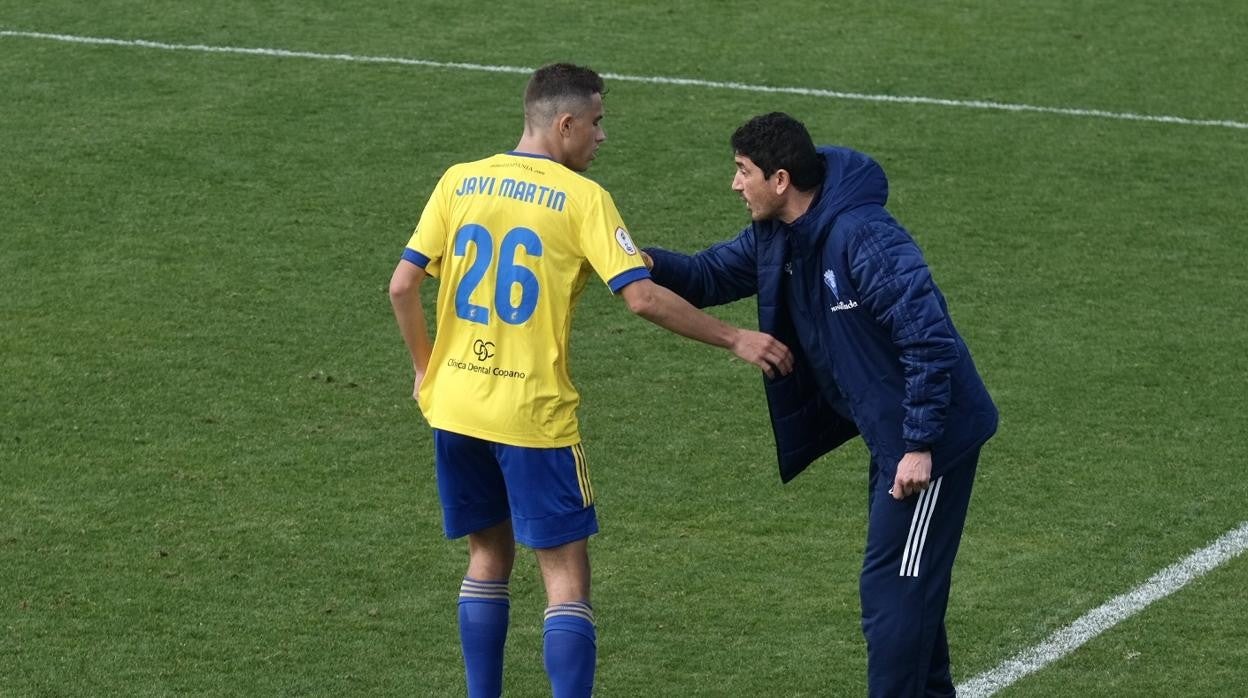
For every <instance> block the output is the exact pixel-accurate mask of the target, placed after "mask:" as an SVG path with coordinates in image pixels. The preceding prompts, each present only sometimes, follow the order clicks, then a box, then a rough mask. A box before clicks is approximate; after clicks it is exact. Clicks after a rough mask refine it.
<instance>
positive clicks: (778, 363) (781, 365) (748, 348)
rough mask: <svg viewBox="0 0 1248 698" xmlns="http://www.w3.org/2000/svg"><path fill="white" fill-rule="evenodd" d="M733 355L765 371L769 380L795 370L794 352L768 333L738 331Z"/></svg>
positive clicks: (734, 341) (733, 346)
mask: <svg viewBox="0 0 1248 698" xmlns="http://www.w3.org/2000/svg"><path fill="white" fill-rule="evenodd" d="M732 353H733V354H736V355H737V358H739V359H742V360H744V361H748V362H750V363H752V364H754V365H755V366H758V367H759V368H761V369H763V373H765V374H767V377H768V378H775V377H776V375H777V374H779V375H781V376H787V375H788V374H789V372H790V371H792V370H793V352H791V351H789V348H788V347H786V346H784V344H783V343H782V342H780V340H778V339H776V338H775V337H772V336H771V335H769V334H767V333H766V332H755V331H753V330H737V335H736V338H735V339H734V340H733V342H732Z"/></svg>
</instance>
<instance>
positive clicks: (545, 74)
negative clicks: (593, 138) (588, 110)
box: [524, 63, 607, 119]
mask: <svg viewBox="0 0 1248 698" xmlns="http://www.w3.org/2000/svg"><path fill="white" fill-rule="evenodd" d="M606 93H607V88H606V87H605V86H604V85H603V82H602V77H601V76H599V75H598V73H595V72H594V71H593V70H591V69H589V68H586V67H584V66H579V65H572V64H571V63H551V64H550V65H545V66H542V67H541V68H538V69H537V70H536V71H534V73H533V76H532V77H530V78H529V84H528V86H527V87H525V88H524V114H525V117H526V118H529V119H533V117H536V116H540V117H542V119H546V118H553V117H554V114H555V113H556V112H557V111H565V110H570V109H572V108H574V107H581V106H584V105H587V104H588V103H589V100H590V98H591V97H593V96H594V95H595V94H599V95H606Z"/></svg>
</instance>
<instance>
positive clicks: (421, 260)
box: [403, 247, 429, 269]
mask: <svg viewBox="0 0 1248 698" xmlns="http://www.w3.org/2000/svg"><path fill="white" fill-rule="evenodd" d="M403 259H406V260H407V261H409V262H411V263H412V264H415V265H416V266H418V267H420V268H421V269H424V268H425V267H426V266H428V265H429V258H428V257H426V256H424V255H423V254H421V253H419V252H417V251H416V250H413V249H412V248H410V247H404V248H403Z"/></svg>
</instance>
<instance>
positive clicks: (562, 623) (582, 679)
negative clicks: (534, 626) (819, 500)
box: [542, 601, 598, 698]
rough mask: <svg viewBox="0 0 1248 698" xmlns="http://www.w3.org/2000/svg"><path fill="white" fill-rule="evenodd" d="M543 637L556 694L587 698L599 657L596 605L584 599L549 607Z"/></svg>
mask: <svg viewBox="0 0 1248 698" xmlns="http://www.w3.org/2000/svg"><path fill="white" fill-rule="evenodd" d="M542 640H543V647H542V654H543V656H544V657H545V661H546V675H547V676H549V677H550V687H551V689H552V690H553V691H554V698H588V697H589V695H590V693H592V692H593V690H594V664H595V662H596V661H597V659H598V643H597V636H596V634H595V632H594V611H593V609H592V608H590V606H589V604H588V603H584V602H581V601H574V602H571V603H561V604H556V605H554V606H551V607H549V608H547V609H546V624H545V626H544V629H543V632H542Z"/></svg>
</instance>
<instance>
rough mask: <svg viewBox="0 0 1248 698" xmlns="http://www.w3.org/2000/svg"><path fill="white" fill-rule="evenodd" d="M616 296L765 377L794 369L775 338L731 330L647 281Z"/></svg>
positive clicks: (790, 357)
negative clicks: (759, 371) (724, 350)
mask: <svg viewBox="0 0 1248 698" xmlns="http://www.w3.org/2000/svg"><path fill="white" fill-rule="evenodd" d="M619 293H620V295H621V296H623V297H624V302H626V303H628V309H629V310H630V311H632V312H633V313H634V314H636V315H640V316H641V317H643V318H645V319H647V320H649V321H650V322H653V323H654V324H656V325H658V326H659V327H662V328H664V329H666V330H670V331H672V332H675V333H676V334H679V335H682V336H684V337H688V338H690V339H696V340H698V341H699V342H705V343H706V344H710V345H712V346H716V347H723V348H725V349H728V350H730V351H731V352H732V353H733V354H735V355H736V356H737V357H738V358H740V359H742V360H744V361H748V362H750V363H752V364H754V365H755V366H758V367H759V368H761V369H763V373H765V374H767V377H768V378H773V377H775V376H776V375H781V376H784V375H788V373H789V372H790V371H792V370H793V354H792V352H790V351H789V348H788V347H786V346H785V345H784V344H783V343H781V342H780V341H779V340H777V339H776V338H775V337H772V336H771V335H769V334H766V333H764V332H755V331H754V330H745V329H741V328H740V327H733V326H732V325H729V324H727V323H725V322H723V321H721V320H719V319H718V318H715V317H712V316H710V315H707V314H706V313H704V312H702V311H700V310H698V309H697V308H695V307H693V306H692V305H690V304H689V302H688V301H686V300H685V299H683V298H681V297H680V296H678V295H676V294H675V293H673V292H672V291H669V290H668V289H666V288H663V287H662V286H659V285H658V284H656V283H654V282H653V281H651V280H650V279H640V280H637V281H634V282H632V283H630V284H628V285H627V286H625V287H624V288H622V289H620V292H619Z"/></svg>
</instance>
